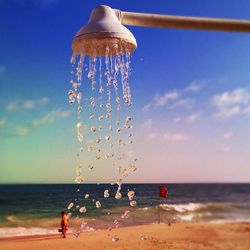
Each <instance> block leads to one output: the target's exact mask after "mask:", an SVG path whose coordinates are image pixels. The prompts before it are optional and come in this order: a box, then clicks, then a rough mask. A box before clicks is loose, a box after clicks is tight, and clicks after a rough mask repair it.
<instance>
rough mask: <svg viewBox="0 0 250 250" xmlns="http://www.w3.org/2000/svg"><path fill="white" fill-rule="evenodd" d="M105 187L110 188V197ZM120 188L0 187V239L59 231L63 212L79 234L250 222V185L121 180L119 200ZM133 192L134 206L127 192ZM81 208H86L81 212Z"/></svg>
mask: <svg viewBox="0 0 250 250" xmlns="http://www.w3.org/2000/svg"><path fill="white" fill-rule="evenodd" d="M160 186H166V187H167V189H168V196H167V197H166V198H160V197H159V187H160ZM104 190H109V195H110V196H109V197H108V198H104V195H103V193H104ZM116 190H117V186H116V185H110V184H99V185H98V184H34V185H33V184H29V185H0V238H5V237H14V236H24V235H43V234H58V229H59V228H60V214H61V212H62V211H65V212H66V213H67V214H68V216H69V233H72V234H73V235H76V236H78V235H79V233H81V232H84V231H93V230H98V229H101V228H102V229H107V230H109V231H110V230H112V229H113V228H116V227H125V226H131V225H142V224H154V223H158V222H159V221H160V223H166V224H169V225H172V224H173V223H237V222H245V223H249V222H250V184H167V183H162V184H123V185H122V189H121V193H122V198H121V199H119V200H117V199H115V198H114V197H115V193H116ZM131 190H133V191H134V192H135V197H134V200H135V201H136V206H133V207H131V206H130V201H129V199H128V196H127V193H128V191H131ZM96 201H99V202H100V203H101V207H100V208H97V207H96ZM70 203H73V204H71V206H72V205H73V206H72V208H71V209H68V206H69V204H70ZM134 205H135V204H134ZM82 207H85V208H86V212H85V209H83V211H84V212H83V213H80V212H79V209H80V208H82Z"/></svg>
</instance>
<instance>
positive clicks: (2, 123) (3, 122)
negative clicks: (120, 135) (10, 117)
mask: <svg viewBox="0 0 250 250" xmlns="http://www.w3.org/2000/svg"><path fill="white" fill-rule="evenodd" d="M5 124H6V119H5V118H0V128H2V127H3V126H4V125H5Z"/></svg>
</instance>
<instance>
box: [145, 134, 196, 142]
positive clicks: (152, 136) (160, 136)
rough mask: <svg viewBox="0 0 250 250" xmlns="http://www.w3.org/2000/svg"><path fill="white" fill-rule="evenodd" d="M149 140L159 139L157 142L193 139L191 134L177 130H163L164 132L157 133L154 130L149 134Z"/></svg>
mask: <svg viewBox="0 0 250 250" xmlns="http://www.w3.org/2000/svg"><path fill="white" fill-rule="evenodd" d="M147 138H148V140H151V141H157V142H163V143H165V142H167V143H169V142H170V143H178V142H185V141H189V140H191V138H192V137H191V136H189V135H187V134H184V133H177V132H163V133H156V132H152V133H149V134H147Z"/></svg>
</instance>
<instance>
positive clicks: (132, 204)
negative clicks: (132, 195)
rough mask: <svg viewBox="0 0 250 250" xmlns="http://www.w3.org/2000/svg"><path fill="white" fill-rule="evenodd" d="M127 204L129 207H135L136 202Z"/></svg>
mask: <svg viewBox="0 0 250 250" xmlns="http://www.w3.org/2000/svg"><path fill="white" fill-rule="evenodd" d="M129 204H130V206H131V207H135V206H136V205H137V202H136V201H130V203H129Z"/></svg>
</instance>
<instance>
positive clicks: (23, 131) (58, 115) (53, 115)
mask: <svg viewBox="0 0 250 250" xmlns="http://www.w3.org/2000/svg"><path fill="white" fill-rule="evenodd" d="M71 114H72V112H71V110H58V109H57V110H52V111H51V112H49V113H48V114H47V115H45V116H43V117H42V118H40V119H35V120H33V121H31V122H30V124H28V125H27V126H26V127H20V128H15V129H13V130H12V131H11V132H10V133H9V134H7V135H6V136H5V138H13V137H24V136H27V135H29V134H30V133H31V132H33V131H34V130H35V129H36V128H38V127H42V126H45V125H48V124H51V123H54V122H56V121H57V120H58V119H65V118H67V117H69V116H70V115H71Z"/></svg>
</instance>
